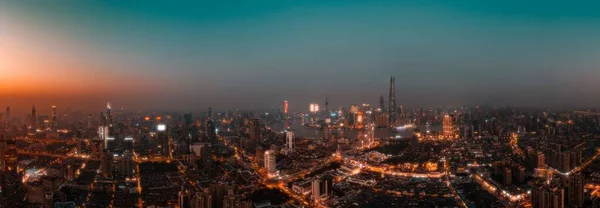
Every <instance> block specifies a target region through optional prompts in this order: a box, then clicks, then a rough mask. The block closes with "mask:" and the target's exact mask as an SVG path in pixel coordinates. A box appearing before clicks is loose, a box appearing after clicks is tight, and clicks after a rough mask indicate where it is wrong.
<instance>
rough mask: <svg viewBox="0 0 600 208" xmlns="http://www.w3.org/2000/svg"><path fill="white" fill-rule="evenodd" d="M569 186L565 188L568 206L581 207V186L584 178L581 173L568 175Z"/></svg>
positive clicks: (583, 183)
mask: <svg viewBox="0 0 600 208" xmlns="http://www.w3.org/2000/svg"><path fill="white" fill-rule="evenodd" d="M568 180H569V186H568V190H567V197H568V202H567V203H568V207H583V194H584V193H583V187H584V185H585V180H584V177H583V175H581V174H573V175H571V176H569V179H568Z"/></svg>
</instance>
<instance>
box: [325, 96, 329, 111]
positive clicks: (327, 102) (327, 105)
mask: <svg viewBox="0 0 600 208" xmlns="http://www.w3.org/2000/svg"><path fill="white" fill-rule="evenodd" d="M325 113H327V114H329V100H328V99H327V95H325Z"/></svg>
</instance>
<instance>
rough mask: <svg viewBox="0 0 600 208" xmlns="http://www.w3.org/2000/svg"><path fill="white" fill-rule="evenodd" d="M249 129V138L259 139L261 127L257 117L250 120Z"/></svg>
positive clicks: (255, 140)
mask: <svg viewBox="0 0 600 208" xmlns="http://www.w3.org/2000/svg"><path fill="white" fill-rule="evenodd" d="M249 124H250V126H249V127H250V129H249V133H250V140H252V141H253V142H257V141H260V140H261V135H262V133H261V129H260V120H258V119H256V118H255V119H252V120H250V123H249Z"/></svg>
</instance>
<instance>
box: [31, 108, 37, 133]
mask: <svg viewBox="0 0 600 208" xmlns="http://www.w3.org/2000/svg"><path fill="white" fill-rule="evenodd" d="M37 124H38V122H37V113H36V111H35V105H33V107H31V129H32V130H33V131H35V130H36V129H37Z"/></svg>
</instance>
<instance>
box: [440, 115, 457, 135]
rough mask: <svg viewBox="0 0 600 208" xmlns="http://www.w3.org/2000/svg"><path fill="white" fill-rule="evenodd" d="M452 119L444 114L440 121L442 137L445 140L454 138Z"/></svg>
mask: <svg viewBox="0 0 600 208" xmlns="http://www.w3.org/2000/svg"><path fill="white" fill-rule="evenodd" d="M452 119H453V118H452V116H450V115H447V114H446V115H444V119H443V120H442V128H443V136H444V137H445V138H451V137H453V136H454V121H453V120H452Z"/></svg>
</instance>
